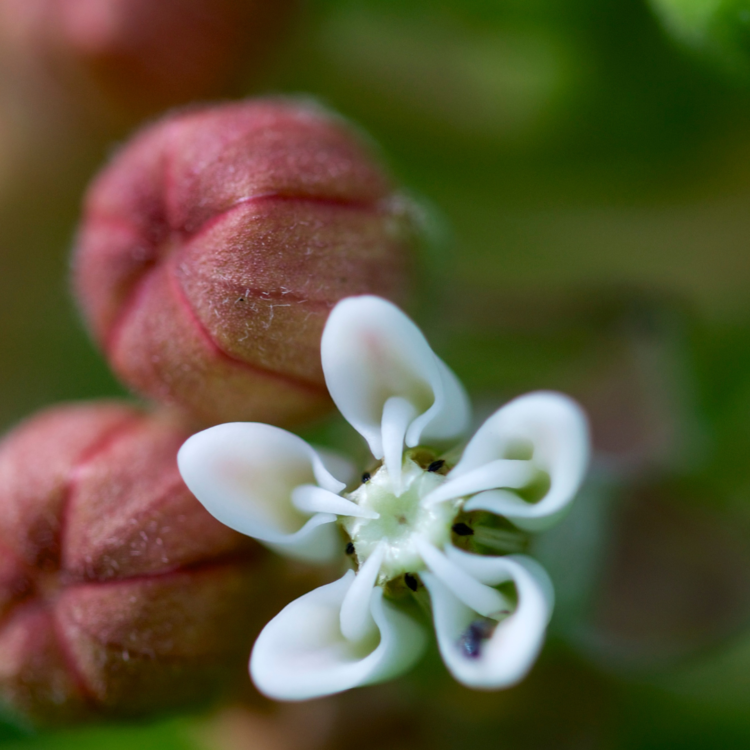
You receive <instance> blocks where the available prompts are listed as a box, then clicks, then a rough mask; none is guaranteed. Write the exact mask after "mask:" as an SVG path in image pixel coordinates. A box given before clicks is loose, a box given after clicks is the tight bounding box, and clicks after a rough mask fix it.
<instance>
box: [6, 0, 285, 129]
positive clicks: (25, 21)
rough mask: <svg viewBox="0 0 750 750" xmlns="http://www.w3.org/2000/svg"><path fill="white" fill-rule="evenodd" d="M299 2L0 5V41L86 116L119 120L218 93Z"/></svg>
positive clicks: (16, 0)
mask: <svg viewBox="0 0 750 750" xmlns="http://www.w3.org/2000/svg"><path fill="white" fill-rule="evenodd" d="M296 4H297V0H275V2H273V3H269V2H266V1H265V0H158V1H155V0H3V2H2V3H0V44H2V45H3V46H5V47H9V48H10V49H11V50H12V53H13V54H12V55H11V56H12V57H13V59H16V58H19V57H20V58H24V59H26V58H31V60H32V61H33V62H34V63H35V67H36V68H37V69H39V70H40V71H44V72H45V73H47V74H49V77H50V78H51V79H53V80H54V81H55V83H56V84H57V85H58V86H59V88H60V90H61V91H63V92H65V94H67V95H68V96H69V97H71V98H72V99H73V100H75V101H76V102H77V103H78V105H79V107H81V108H82V109H85V110H97V109H98V110H100V113H101V111H102V110H106V111H109V113H110V115H115V116H116V117H117V116H119V118H120V119H121V120H122V119H124V120H125V121H130V122H133V121H137V120H138V119H140V118H141V117H142V116H143V115H144V114H147V113H151V112H158V111H161V110H163V109H165V108H166V107H170V106H174V105H175V104H181V103H185V102H189V101H194V100H196V99H202V98H206V97H210V96H217V95H224V94H226V93H227V89H228V87H229V85H230V84H231V83H232V82H233V81H234V80H235V79H237V78H238V77H239V76H238V73H241V72H243V71H244V70H245V69H256V68H257V67H258V65H259V63H260V62H261V60H262V58H263V57H265V56H266V54H267V53H268V51H269V50H270V49H271V48H272V47H273V46H274V43H275V42H276V41H277V38H278V37H279V32H280V31H282V29H283V28H284V27H285V26H286V25H287V21H288V20H289V18H290V17H291V15H292V14H291V13H290V11H291V10H292V8H293V7H294V6H295V5H296Z"/></svg>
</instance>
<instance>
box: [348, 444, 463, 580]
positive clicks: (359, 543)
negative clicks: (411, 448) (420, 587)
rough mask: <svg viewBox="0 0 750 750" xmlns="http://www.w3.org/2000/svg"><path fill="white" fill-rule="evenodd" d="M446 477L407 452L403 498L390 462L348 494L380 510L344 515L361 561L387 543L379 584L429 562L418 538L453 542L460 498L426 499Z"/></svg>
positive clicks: (363, 504) (350, 497) (438, 544)
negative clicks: (366, 514) (362, 515)
mask: <svg viewBox="0 0 750 750" xmlns="http://www.w3.org/2000/svg"><path fill="white" fill-rule="evenodd" d="M443 481H445V477H444V476H442V475H441V474H438V473H436V472H435V471H429V470H428V469H425V468H423V467H422V466H420V465H419V464H417V463H416V462H415V461H413V460H412V459H411V458H410V457H409V456H408V455H407V456H405V457H404V461H403V466H402V473H401V486H402V492H401V494H400V495H399V496H398V497H397V496H396V493H395V491H394V488H393V483H392V481H391V477H390V476H389V475H388V471H387V469H386V468H385V466H381V467H380V468H379V469H378V470H377V471H376V472H375V473H374V474H373V475H372V476H371V477H370V478H369V479H368V480H367V481H365V482H364V483H363V484H362V485H361V486H360V487H358V488H357V489H356V490H354V492H352V493H350V494H349V495H347V497H348V498H349V499H350V500H352V501H354V502H355V503H357V504H358V505H360V506H361V507H363V508H367V509H368V510H373V511H375V512H376V513H378V515H379V517H378V518H375V519H368V518H354V517H351V516H349V517H346V518H342V519H341V523H342V525H343V527H344V528H345V529H346V531H347V533H348V534H349V536H350V537H351V540H352V543H353V545H354V552H355V553H356V555H357V560H358V562H359V564H360V565H362V564H363V563H364V562H365V560H367V558H368V557H369V556H370V555H371V554H372V553H373V552H374V551H375V549H376V548H377V546H378V545H379V544H380V543H381V542H384V543H385V546H386V551H385V556H384V559H383V563H382V565H381V567H380V576H379V577H378V583H381V584H382V583H386V582H388V581H390V580H392V579H394V578H397V577H398V576H400V575H403V574H404V573H416V572H419V571H420V570H424V568H425V565H424V563H423V562H422V558H421V557H420V555H419V553H418V552H417V545H416V539H417V537H421V538H422V539H424V540H425V541H427V542H429V543H430V544H432V545H434V546H436V547H438V548H440V547H443V546H444V545H445V544H446V543H447V542H448V541H450V538H451V524H452V522H453V519H454V518H455V516H456V513H457V510H458V506H459V502H460V501H458V500H456V501H453V502H443V503H437V504H434V505H426V504H425V503H424V502H423V498H424V497H425V496H426V495H427V494H428V493H429V492H431V491H432V490H434V489H435V488H436V487H437V486H438V485H440V484H441V483H442V482H443Z"/></svg>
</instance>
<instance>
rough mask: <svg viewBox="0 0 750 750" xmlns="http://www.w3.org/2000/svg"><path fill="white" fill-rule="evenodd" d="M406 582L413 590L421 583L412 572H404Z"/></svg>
mask: <svg viewBox="0 0 750 750" xmlns="http://www.w3.org/2000/svg"><path fill="white" fill-rule="evenodd" d="M404 583H405V584H406V585H407V586H408V587H409V588H410V589H411V590H412V591H416V590H417V587H418V586H419V583H418V582H417V579H416V578H415V577H414V576H413V575H412V574H411V573H406V574H404Z"/></svg>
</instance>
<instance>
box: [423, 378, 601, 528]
mask: <svg viewBox="0 0 750 750" xmlns="http://www.w3.org/2000/svg"><path fill="white" fill-rule="evenodd" d="M519 458H522V459H524V458H528V459H530V463H531V464H532V465H533V466H534V467H535V469H536V470H537V471H542V472H545V473H546V474H547V475H548V477H549V482H550V484H549V487H548V489H547V491H546V492H545V493H544V495H543V496H542V497H541V498H540V499H539V500H536V501H535V502H526V501H524V500H522V499H521V498H519V497H518V496H517V495H515V494H514V493H511V492H507V491H503V490H500V489H498V490H494V489H491V490H490V491H488V492H484V493H482V494H478V495H476V496H475V497H473V498H472V499H471V500H469V502H467V503H466V504H465V505H464V510H467V511H471V510H488V511H490V512H492V513H497V514H500V515H503V516H505V517H506V518H508V519H510V520H511V521H513V523H515V524H516V525H517V526H519V527H520V528H522V529H525V530H527V531H539V530H542V529H544V528H547V527H549V526H550V525H552V524H553V523H554V522H555V521H556V520H557V519H558V517H559V516H560V515H561V513H562V512H563V511H564V510H565V509H566V507H567V506H568V504H569V503H570V502H571V500H572V499H573V498H574V497H575V494H576V492H577V491H578V489H579V487H580V485H581V482H582V481H583V479H584V476H585V474H586V469H587V467H588V460H589V434H588V425H587V421H586V416H585V414H584V413H583V411H582V410H581V408H580V407H579V406H578V404H576V403H575V401H573V400H572V399H570V398H568V397H567V396H563V395H562V394H559V393H552V392H544V391H543V392H538V393H530V394H527V395H525V396H520V397H519V398H517V399H515V400H513V401H511V402H510V403H508V404H506V405H505V406H503V407H502V408H501V409H499V410H498V411H496V412H495V413H494V414H493V415H492V416H491V417H490V418H489V419H488V420H487V421H486V422H485V423H484V424H483V425H482V426H481V427H480V428H479V430H478V431H477V433H476V435H474V437H473V438H472V439H471V440H470V441H469V444H468V445H467V446H466V449H465V450H464V453H463V456H462V457H461V460H460V461H459V462H458V464H457V465H456V466H455V467H454V468H453V469H452V471H451V472H450V474H449V475H448V479H447V480H446V481H445V482H444V483H443V484H442V485H441V486H440V487H439V488H438V489H437V490H436V491H435V493H433V495H430V500H431V501H436V500H444V499H448V498H454V497H461V496H463V495H465V494H469V493H466V492H465V490H466V489H467V487H466V486H464V485H467V483H468V484H470V480H471V477H472V476H474V477H476V476H478V475H480V474H481V472H482V470H483V468H484V467H487V466H488V465H492V464H495V462H496V461H497V460H498V459H519ZM495 487H498V488H501V487H505V488H508V487H511V488H513V484H512V483H510V482H507V481H506V482H505V483H503V484H496V485H495ZM480 488H481V489H483V490H487V489H490V488H488V487H487V485H486V483H484V485H481V486H480V485H479V484H477V490H478V489H480Z"/></svg>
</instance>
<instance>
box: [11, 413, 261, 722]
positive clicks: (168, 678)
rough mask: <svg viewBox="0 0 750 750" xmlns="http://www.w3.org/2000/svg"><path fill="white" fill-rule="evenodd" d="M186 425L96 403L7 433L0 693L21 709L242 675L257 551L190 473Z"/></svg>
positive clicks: (161, 693) (122, 706)
mask: <svg viewBox="0 0 750 750" xmlns="http://www.w3.org/2000/svg"><path fill="white" fill-rule="evenodd" d="M185 437H186V433H185V432H184V431H183V430H182V429H181V428H179V427H178V426H176V425H175V424H174V423H173V422H171V421H169V420H168V419H167V418H165V417H160V416H149V415H145V414H143V413H141V412H139V411H137V410H135V409H132V408H130V407H127V406H122V405H118V404H112V403H99V404H89V405H77V406H65V407H58V408H55V409H51V410H48V411H46V412H42V413H41V414H40V415H38V416H36V417H34V418H32V419H31V420H29V421H28V422H26V423H25V424H23V425H21V426H20V427H19V428H17V429H16V430H15V431H13V432H12V433H10V434H9V435H8V436H7V437H6V438H5V439H4V440H3V442H2V443H0V699H1V700H2V702H3V703H4V704H5V705H6V707H7V708H9V710H10V711H11V712H12V713H13V714H15V715H17V716H18V717H19V718H21V719H22V720H26V721H28V722H30V723H32V724H60V723H72V722H75V721H81V720H87V719H94V718H103V717H130V716H139V715H147V714H151V713H154V712H158V711H161V710H165V709H174V708H179V707H182V706H185V705H189V704H192V703H194V702H197V701H200V700H204V699H206V698H207V697H210V696H211V695H212V694H213V693H215V692H216V691H217V690H218V689H220V688H221V687H222V686H225V685H226V683H227V681H228V680H229V679H230V678H231V677H233V676H234V675H235V674H237V676H239V675H241V674H244V672H245V664H246V659H247V654H248V652H249V648H250V644H251V642H252V635H253V631H254V627H255V622H254V619H255V615H254V610H255V609H257V607H258V603H259V601H262V599H263V596H262V594H260V593H259V583H258V581H259V580H261V579H262V576H261V575H260V574H259V572H258V566H259V560H260V556H259V554H258V549H257V548H256V547H255V546H253V545H252V544H249V543H248V539H247V538H246V537H243V536H241V535H239V534H237V533H235V532H233V531H231V530H229V529H227V528H226V527H225V526H223V525H222V524H220V523H218V522H217V521H215V520H214V519H213V518H212V517H211V516H209V515H208V513H207V512H206V511H205V510H204V509H203V507H202V506H201V505H200V504H199V503H198V501H197V500H195V498H194V497H193V496H192V495H191V494H190V492H189V491H188V490H187V488H186V487H185V485H184V484H183V482H182V480H181V479H180V476H179V474H178V471H177V465H176V459H175V457H176V453H177V449H178V447H179V446H180V444H181V443H182V442H183V441H184V439H185Z"/></svg>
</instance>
